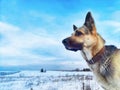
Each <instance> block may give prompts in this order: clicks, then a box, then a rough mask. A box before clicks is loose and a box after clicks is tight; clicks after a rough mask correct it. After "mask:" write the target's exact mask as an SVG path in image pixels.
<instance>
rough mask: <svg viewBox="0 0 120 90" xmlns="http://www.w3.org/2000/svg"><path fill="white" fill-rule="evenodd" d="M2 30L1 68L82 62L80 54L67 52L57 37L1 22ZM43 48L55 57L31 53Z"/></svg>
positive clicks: (0, 47)
mask: <svg viewBox="0 0 120 90" xmlns="http://www.w3.org/2000/svg"><path fill="white" fill-rule="evenodd" d="M0 28H1V31H0V33H1V34H2V36H4V38H3V40H2V42H1V46H0V55H1V56H2V58H1V59H2V60H0V66H18V65H31V64H45V63H46V64H47V63H48V62H51V63H52V62H53V63H54V60H60V59H62V60H64V59H67V60H75V61H76V60H81V59H80V58H81V57H80V53H75V52H70V51H67V50H66V49H65V48H64V46H63V45H62V43H61V41H60V40H56V39H55V37H56V36H54V37H51V36H50V35H49V34H47V33H46V32H45V34H37V33H36V32H35V33H34V32H29V31H25V30H21V28H19V27H16V26H13V25H10V24H8V23H4V22H0ZM39 30H40V29H39ZM42 33H43V32H42ZM6 43H7V44H6ZM42 48H43V49H44V51H47V52H49V53H51V54H53V55H52V56H50V55H45V54H43V55H40V54H35V53H34V52H32V51H31V50H32V49H33V50H34V49H38V50H40V49H42ZM44 51H43V52H44ZM61 62H63V61H61ZM72 62H73V61H72ZM61 65H63V64H61Z"/></svg>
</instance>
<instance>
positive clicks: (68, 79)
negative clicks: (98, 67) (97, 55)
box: [0, 71, 102, 90]
mask: <svg viewBox="0 0 120 90" xmlns="http://www.w3.org/2000/svg"><path fill="white" fill-rule="evenodd" d="M0 90H102V89H101V88H100V86H99V85H98V84H97V83H96V82H95V81H94V79H93V75H92V73H91V72H62V71H47V72H46V73H41V72H40V71H21V72H3V71H2V72H0Z"/></svg>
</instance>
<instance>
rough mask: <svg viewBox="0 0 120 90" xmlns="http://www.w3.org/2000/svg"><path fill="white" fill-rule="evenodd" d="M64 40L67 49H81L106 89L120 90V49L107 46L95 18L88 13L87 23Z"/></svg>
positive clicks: (75, 29) (97, 78) (75, 28)
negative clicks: (97, 28)
mask: <svg viewBox="0 0 120 90" xmlns="http://www.w3.org/2000/svg"><path fill="white" fill-rule="evenodd" d="M73 29H74V33H73V34H72V36H70V37H68V38H66V39H64V40H63V41H62V42H63V44H64V46H65V48H66V49H68V50H71V51H78V50H80V51H81V53H82V56H83V58H84V59H85V60H86V61H87V63H88V66H89V67H90V69H91V70H92V72H93V73H94V75H95V76H96V80H97V81H98V82H99V84H100V85H101V87H103V88H104V89H105V90H120V49H117V47H115V46H113V45H109V46H106V45H105V40H104V39H103V38H102V37H101V36H100V35H99V34H98V33H97V31H96V27H95V22H94V19H93V17H92V15H91V13H90V12H88V13H87V15H86V18H85V23H84V24H83V26H82V27H80V28H78V27H76V26H75V25H73Z"/></svg>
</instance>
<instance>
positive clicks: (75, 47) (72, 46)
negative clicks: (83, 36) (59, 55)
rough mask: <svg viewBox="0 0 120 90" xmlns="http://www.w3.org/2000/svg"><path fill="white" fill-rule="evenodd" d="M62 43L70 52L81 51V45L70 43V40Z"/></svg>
mask: <svg viewBox="0 0 120 90" xmlns="http://www.w3.org/2000/svg"><path fill="white" fill-rule="evenodd" d="M62 43H63V44H64V46H65V48H66V49H67V50H71V51H78V50H82V46H83V44H82V43H72V41H70V39H68V38H66V39H64V40H63V41H62Z"/></svg>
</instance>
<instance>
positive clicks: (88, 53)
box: [82, 34, 105, 61]
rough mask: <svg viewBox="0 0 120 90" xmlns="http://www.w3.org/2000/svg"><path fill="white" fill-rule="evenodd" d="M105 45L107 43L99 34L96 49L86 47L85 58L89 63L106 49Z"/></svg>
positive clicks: (83, 51)
mask: <svg viewBox="0 0 120 90" xmlns="http://www.w3.org/2000/svg"><path fill="white" fill-rule="evenodd" d="M101 42H102V43H101ZM104 43H105V41H104V40H103V38H102V37H101V36H100V35H99V34H98V35H97V43H96V45H95V46H94V47H89V48H86V47H84V48H83V50H82V55H83V58H84V59H85V60H88V61H89V60H91V59H92V58H93V57H94V56H95V55H96V54H97V53H98V52H99V51H100V50H101V49H102V48H103V47H104Z"/></svg>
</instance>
